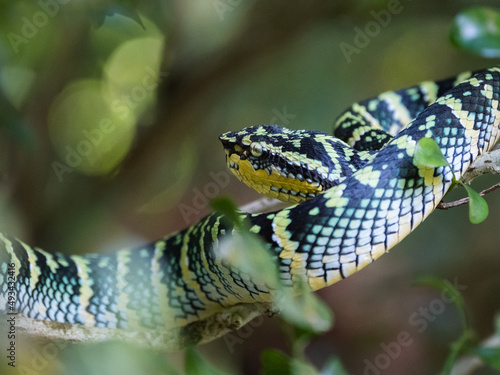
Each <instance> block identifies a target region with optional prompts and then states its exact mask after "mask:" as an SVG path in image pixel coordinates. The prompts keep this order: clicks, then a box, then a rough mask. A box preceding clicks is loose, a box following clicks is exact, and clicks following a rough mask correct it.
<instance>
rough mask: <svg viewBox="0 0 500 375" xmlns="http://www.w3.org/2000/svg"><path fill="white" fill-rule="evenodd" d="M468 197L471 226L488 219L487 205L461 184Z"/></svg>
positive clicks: (471, 190)
mask: <svg viewBox="0 0 500 375" xmlns="http://www.w3.org/2000/svg"><path fill="white" fill-rule="evenodd" d="M462 186H463V187H464V188H465V190H467V194H468V195H469V220H470V222H471V223H472V224H479V223H481V222H483V221H484V220H485V219H486V218H487V217H488V211H489V210H488V203H486V200H485V199H484V198H483V197H482V196H480V195H479V193H477V192H476V191H475V190H474V189H472V188H471V187H470V186H467V185H465V184H462Z"/></svg>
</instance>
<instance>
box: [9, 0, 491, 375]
mask: <svg viewBox="0 0 500 375" xmlns="http://www.w3.org/2000/svg"><path fill="white" fill-rule="evenodd" d="M478 5H481V6H494V5H497V2H496V1H493V0H491V1H486V0H484V1H477V0H475V1H471V0H470V1H466V0H445V1H439V2H438V1H434V0H421V1H411V0H400V1H397V0H389V1H378V0H356V1H349V2H347V1H343V2H341V1H337V2H333V1H332V2H309V1H307V2H293V3H291V2H287V1H272V2H257V1H241V0H208V1H202V0H193V1H180V0H179V1H149V2H140V1H134V0H129V1H125V0H123V1H119V0H116V1H111V0H110V1H99V0H93V1H77V0H75V1H61V0H60V1H56V0H51V1H49V0H47V1H40V2H32V1H21V0H20V1H16V2H6V1H2V2H1V3H0V32H1V34H2V36H3V38H2V39H0V67H1V68H0V96H1V101H0V103H1V106H0V118H1V121H0V150H1V151H0V176H1V181H0V228H1V230H2V232H6V233H10V234H13V235H15V236H17V237H19V238H20V239H22V240H23V241H25V242H27V243H29V244H30V245H33V246H37V247H41V248H43V249H46V250H50V251H52V250H57V251H61V252H68V253H74V254H77V253H86V252H106V251H111V250H114V249H118V248H121V247H124V246H127V247H128V246H135V245H140V244H143V243H146V242H150V241H153V240H155V239H158V238H160V237H162V236H164V235H165V234H167V233H170V232H174V231H176V230H180V229H183V228H185V227H187V226H189V225H191V224H193V223H195V222H196V221H197V220H198V219H199V218H201V217H203V216H204V215H206V214H207V213H209V212H210V209H209V207H208V200H209V199H211V198H214V197H218V196H224V197H230V198H231V199H233V200H234V201H235V202H236V203H237V204H238V205H242V204H245V203H248V202H250V201H253V200H255V199H256V198H257V197H258V195H257V194H256V193H254V192H253V191H252V190H250V189H249V188H247V187H245V186H243V185H242V184H241V183H240V182H238V181H237V180H236V178H233V177H232V176H230V174H229V172H228V171H227V170H226V167H225V158H224V152H223V150H222V147H221V145H220V143H219V141H218V136H219V135H220V134H221V133H223V132H225V131H229V130H238V129H241V128H243V127H246V126H251V125H257V124H270V123H276V124H279V125H282V126H286V127H289V128H294V129H317V130H322V131H326V132H331V131H332V124H333V122H334V119H335V117H336V116H337V115H338V114H340V112H341V111H343V110H344V109H345V108H347V107H348V106H349V105H350V104H351V103H353V102H356V101H360V100H362V99H365V98H368V97H370V96H374V95H377V94H379V93H381V92H383V91H386V90H394V89H399V88H404V87H407V86H410V85H412V84H415V83H418V82H420V81H423V80H435V79H440V78H446V77H449V76H453V75H455V74H458V73H460V72H462V71H466V70H472V69H480V68H484V67H489V66H492V65H495V64H497V63H498V60H493V59H485V58H482V57H478V56H475V55H473V54H469V53H467V52H464V51H460V50H458V49H457V48H455V47H454V46H453V44H452V43H451V42H450V37H449V32H450V27H451V25H452V22H453V20H454V18H455V16H456V15H457V14H458V13H459V12H461V11H463V10H465V9H468V8H469V7H471V6H478ZM497 181H498V177H493V176H485V177H483V178H480V179H478V180H476V181H475V183H476V185H475V187H476V188H477V190H479V189H481V188H485V187H488V186H490V185H492V184H494V183H496V182H497ZM457 190H458V189H457ZM499 194H500V193H497V194H495V193H493V194H491V195H490V196H488V197H487V201H488V203H489V205H490V216H489V217H488V219H487V220H486V221H485V222H484V223H482V224H480V225H472V224H470V223H469V221H468V215H467V207H466V206H463V207H459V208H454V209H452V210H449V211H437V212H435V213H433V214H432V215H431V216H430V218H429V219H428V220H427V221H426V222H425V223H424V224H422V225H421V226H420V227H419V228H418V229H417V230H416V231H415V232H414V233H413V234H412V235H410V236H409V237H408V238H407V239H405V241H403V242H402V243H401V244H399V245H398V246H396V247H395V248H394V249H393V250H392V251H391V253H390V255H386V256H384V257H383V258H381V259H380V260H378V261H377V262H376V263H374V264H373V265H371V266H370V267H368V268H366V269H365V270H363V271H362V272H360V273H358V274H355V275H354V276H352V277H350V278H348V279H346V280H344V281H342V282H340V283H338V284H336V285H334V286H332V287H330V288H327V289H326V290H322V291H320V292H319V295H320V297H321V298H322V299H323V300H324V301H325V302H326V303H327V304H328V305H329V306H330V307H331V309H332V311H333V313H334V315H335V324H334V328H333V329H332V330H331V331H330V332H328V333H327V334H324V335H322V336H320V337H318V338H316V339H315V340H314V341H313V342H312V343H311V344H310V345H309V347H308V348H307V351H306V353H307V355H308V358H309V360H310V361H311V362H312V363H313V364H314V365H315V366H317V367H322V366H323V365H324V364H325V363H326V362H327V361H328V360H329V358H331V357H339V358H340V360H341V361H342V363H343V365H344V366H345V368H346V369H347V371H348V373H352V374H363V373H366V374H371V373H373V374H377V371H379V372H378V373H382V374H433V373H437V372H439V370H440V369H441V368H442V365H443V363H444V361H445V358H446V356H447V354H448V352H449V346H450V343H451V342H452V341H453V340H455V339H456V338H457V337H458V336H459V334H460V329H461V327H460V320H459V316H458V314H457V312H456V309H455V307H454V306H453V304H451V303H447V302H445V300H444V299H443V298H442V296H441V293H440V292H436V291H434V290H432V289H430V288H427V287H422V286H416V285H415V284H414V281H415V279H416V278H418V277H421V276H435V277H438V278H441V279H444V280H449V281H450V282H451V283H452V284H454V285H455V286H456V287H457V288H458V289H459V290H460V291H461V292H462V293H463V296H464V299H465V303H466V306H467V311H468V313H469V318H470V322H471V326H472V328H473V329H474V330H475V332H476V334H477V339H478V340H483V339H485V338H487V337H488V336H490V335H491V334H492V333H493V331H494V317H495V314H496V313H498V312H499V311H500V293H499V290H500V251H499V248H500V234H499V230H498V226H499V223H500V195H499ZM451 195H452V197H451V198H450V199H453V198H456V197H461V196H463V195H464V193H463V192H461V191H458V192H453V193H452V194H451ZM404 332H406V333H407V335H406V336H405V337H407V338H409V339H408V340H409V341H408V342H411V344H409V346H406V347H403V348H402V349H401V352H400V353H398V355H397V356H395V358H394V359H391V361H390V363H389V364H387V366H386V365H385V364H384V362H383V354H384V353H386V354H387V347H391V343H394V342H397V341H398V339H399V337H400V335H401V333H403V335H404ZM2 340H4V338H2ZM43 345H45V346H43ZM43 345H42V346H41V347H39V348H38V349H37V348H36V347H33V346H31V343H26V345H22V346H19V347H18V361H19V362H20V364H21V365H25V366H26V368H28V369H32V370H33V371H35V370H36V372H26V373H41V374H52V373H54V374H66V373H72V374H73V373H74V374H91V373H115V371H118V370H117V369H118V368H120V371H121V372H120V373H122V374H123V373H128V372H130V371H135V372H130V373H138V372H137V371H139V372H140V371H141V370H142V373H155V374H161V373H162V372H161V370H159V369H150V370H146V367H144V363H145V362H148V363H150V360H151V358H155V359H158V355H156V354H153V353H150V352H147V351H143V350H138V349H137V350H136V349H134V348H130V347H125V348H121V346H118V347H115V346H96V347H86V346H85V347H84V348H80V346H79V345H70V344H67V345H66V346H64V347H62V348H60V347H57V348H56V349H57V350H55V349H54V350H53V351H52V352H51V353H55V354H53V355H52V354H51V355H48V354H47V355H42V356H41V357H40V358H41V359H40V360H39V362H36V365H34V362H33V361H34V360H35V359H34V358H37V357H36V353H39V354H40V353H42V350H43V348H45V349H46V347H47V344H43ZM120 348H121V349H120ZM268 348H279V349H282V350H284V351H285V352H286V351H288V350H289V348H288V347H287V340H286V337H285V335H284V334H283V332H282V330H281V327H280V322H279V320H278V319H276V318H273V319H269V318H265V319H264V318H262V319H259V320H257V321H255V322H254V323H253V324H251V325H249V326H247V327H245V328H243V329H242V330H241V331H240V332H236V333H235V334H233V335H232V336H231V337H229V338H228V337H226V338H222V339H219V340H217V341H215V342H213V343H210V344H208V345H205V346H203V347H201V352H202V353H203V355H204V356H205V357H206V358H208V359H209V361H210V362H211V363H212V364H214V365H215V366H217V367H219V368H221V369H223V370H225V371H227V372H228V373H234V374H253V373H258V371H259V368H260V358H259V357H260V354H261V352H262V351H263V350H264V349H268ZM34 353H35V354H34ZM89 353H90V354H89ZM42 354H43V353H42ZM381 354H382V356H381ZM182 355H183V353H182V352H179V353H171V354H166V355H163V354H162V355H160V357H161V359H162V360H163V359H164V358H166V360H167V361H168V362H169V363H173V364H174V366H180V367H182V358H183V357H182ZM387 355H388V354H387ZM86 356H87V357H86ZM95 356H99V358H103V359H102V361H101V360H99V363H94V364H92V365H90V364H89V361H88V360H85V358H87V359H88V358H95ZM106 358H111V359H113V358H114V360H116V363H120V366H119V367H116V366H115V367H113V366H111V365H110V366H111V368H112V369H111V370H110V369H109V368H108V369H107V370H105V369H106V367H99V366H107V365H109V363H108V364H107V362H106ZM370 364H375V365H376V367H377V369H372V370H367V368H368V367H370ZM36 366H38V368H35V367H36ZM89 366H90V367H89ZM92 366H97V367H92ZM6 368H7V366H3V363H2V370H1V372H2V373H3V371H4V369H6ZM148 368H149V367H148ZM367 371H368V372H367ZM370 371H371V372H370ZM116 373H118V372H116ZM492 373H495V372H493V371H492V370H488V369H482V370H479V371H477V372H475V373H474V374H492Z"/></svg>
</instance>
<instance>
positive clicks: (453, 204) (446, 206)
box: [437, 182, 500, 210]
mask: <svg viewBox="0 0 500 375" xmlns="http://www.w3.org/2000/svg"><path fill="white" fill-rule="evenodd" d="M499 188H500V182H499V183H498V184H495V185H493V186H490V187H489V188H488V189H484V190H483V191H482V192H480V193H479V195H480V196H485V195H486V194H488V193H491V192H492V191H495V190H496V189H499ZM467 203H469V197H465V198H462V199H459V200H456V201H453V202H449V203H447V202H440V203H439V204H438V205H437V208H439V209H440V210H447V209H449V208H452V207H457V206H461V205H463V204H467Z"/></svg>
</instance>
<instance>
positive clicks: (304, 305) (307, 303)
mask: <svg viewBox="0 0 500 375" xmlns="http://www.w3.org/2000/svg"><path fill="white" fill-rule="evenodd" d="M295 283H296V286H295V288H290V287H282V288H281V289H280V290H278V292H277V293H276V294H277V299H276V305H277V306H278V307H279V309H280V313H281V316H282V318H283V319H284V320H285V321H287V322H288V323H290V324H292V325H294V326H296V327H299V328H301V329H303V330H305V331H306V332H308V333H311V334H317V333H323V332H326V331H328V330H329V329H330V328H331V327H332V324H333V315H332V312H331V310H330V308H329V307H328V306H327V305H326V304H325V303H324V302H323V301H321V300H320V299H319V298H318V297H317V296H316V295H315V294H314V293H313V292H312V291H311V289H310V287H309V285H308V284H307V281H306V280H297V281H296V282H295Z"/></svg>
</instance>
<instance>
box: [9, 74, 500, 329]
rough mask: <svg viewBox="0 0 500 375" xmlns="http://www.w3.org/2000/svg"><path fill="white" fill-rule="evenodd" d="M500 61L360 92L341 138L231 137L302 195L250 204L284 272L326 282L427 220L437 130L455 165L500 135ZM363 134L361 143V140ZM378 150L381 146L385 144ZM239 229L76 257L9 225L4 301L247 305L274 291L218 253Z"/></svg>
mask: <svg viewBox="0 0 500 375" xmlns="http://www.w3.org/2000/svg"><path fill="white" fill-rule="evenodd" d="M499 96H500V68H497V67H494V68H490V69H486V70H482V71H478V72H474V73H463V74H460V75H459V76H457V77H454V78H452V79H448V80H443V81H438V82H430V81H429V82H423V83H421V84H419V85H416V86H414V87H410V88H407V89H404V90H400V91H393V92H387V93H384V94H381V95H379V96H378V97H376V98H372V99H369V100H366V101H363V102H360V103H357V104H354V105H353V106H352V107H351V108H349V109H348V110H347V111H346V112H344V113H343V114H342V115H341V116H340V117H339V119H338V120H337V122H336V127H335V136H336V137H338V138H340V139H342V140H339V139H337V138H334V137H332V136H331V135H328V134H325V133H321V132H315V131H294V130H288V129H284V128H280V127H278V126H271V125H268V126H255V127H250V128H246V129H244V130H242V131H239V132H230V133H226V134H223V135H222V136H221V141H222V143H223V145H224V149H225V152H226V157H227V164H228V166H229V168H230V169H231V170H232V171H233V172H234V173H235V174H236V175H237V177H238V178H240V179H242V180H243V181H244V182H246V183H247V184H249V185H250V186H252V187H255V188H256V189H257V190H259V191H260V192H262V193H264V194H266V195H268V196H272V197H278V198H280V199H284V200H289V201H291V202H292V203H295V204H294V205H292V206H290V207H288V208H284V209H282V210H280V211H276V212H271V213H264V214H244V213H242V214H241V215H242V217H244V218H245V219H246V220H247V221H248V222H249V223H250V230H251V232H253V233H255V234H258V235H259V236H260V237H261V238H262V239H263V240H264V242H265V244H266V246H267V248H268V250H269V252H270V253H271V254H272V256H273V257H274V259H275V260H276V263H277V266H278V268H279V272H280V277H281V279H282V280H283V281H284V282H285V283H286V284H293V282H294V281H295V280H297V279H298V278H299V277H305V278H306V279H307V281H308V283H309V285H310V286H311V288H312V289H313V290H317V289H320V288H324V287H326V286H329V285H331V284H333V283H335V282H337V281H339V280H342V279H343V278H346V277H348V276H349V275H352V274H353V273H354V272H357V271H359V270H360V269H362V268H363V267H365V266H366V265H368V264H370V263H372V262H373V261H374V260H375V259H377V258H378V257H380V256H381V255H383V254H385V253H386V252H388V250H389V249H391V248H392V247H393V246H394V245H396V244H397V243H399V242H400V241H401V240H402V239H403V238H404V237H405V236H406V235H408V234H409V233H410V232H411V231H412V230H413V229H415V227H417V226H418V225H419V224H420V223H421V222H422V221H423V220H424V219H425V218H426V217H427V216H428V215H429V214H430V213H431V212H432V211H433V210H434V209H435V208H436V205H437V204H438V203H439V202H440V201H441V199H442V198H443V196H444V195H445V193H446V192H447V190H448V189H449V188H450V186H451V184H452V172H451V170H450V168H448V167H439V168H435V169H434V168H429V167H424V166H418V165H415V163H414V161H413V155H414V152H415V147H416V143H417V142H418V140H419V139H421V138H423V137H431V138H433V139H434V140H435V141H436V142H437V144H438V145H439V147H440V148H441V151H442V153H443V155H445V157H446V158H447V160H448V162H449V163H450V166H451V168H452V169H453V171H454V173H455V176H456V177H457V179H458V178H460V176H461V175H462V174H463V173H464V172H465V171H466V170H467V168H468V167H469V165H470V164H471V163H472V162H473V161H474V160H475V158H476V157H477V156H478V155H480V154H482V153H484V152H486V151H488V150H489V149H490V148H491V147H493V145H494V144H495V143H496V142H497V140H498V138H499V134H500V131H499V122H500V112H499ZM351 146H353V147H351ZM377 150H378V151H377ZM233 229H234V228H233V227H232V225H231V224H228V222H227V221H225V220H222V217H221V215H220V214H217V213H214V214H211V215H208V216H207V217H205V218H203V219H202V220H200V221H199V222H198V223H196V224H194V225H192V226H191V227H189V228H187V229H185V230H182V231H180V232H177V233H174V234H170V235H168V236H166V237H164V238H162V239H160V240H158V241H155V242H152V243H150V244H147V245H145V246H142V247H139V248H135V249H123V250H119V251H115V252H110V253H107V254H88V255H83V256H71V255H64V254H61V253H49V252H46V251H43V250H40V249H37V248H32V247H30V246H28V245H26V244H24V243H23V242H21V241H19V240H17V239H15V238H13V237H10V236H8V235H4V234H0V259H1V266H0V311H3V312H4V313H8V312H18V313H19V314H21V315H23V316H25V317H27V318H31V319H34V320H43V321H52V322H60V323H69V324H71V325H84V326H89V327H103V328H112V329H114V328H119V329H125V330H134V329H144V330H157V329H160V330H161V329H163V330H168V329H173V328H179V327H181V328H182V327H189V325H191V324H193V323H195V322H197V321H201V320H203V319H206V318H207V317H210V316H212V315H213V314H216V313H218V312H220V311H223V310H224V309H226V308H228V307H231V306H236V305H240V304H253V303H256V302H267V301H270V300H271V293H270V290H269V288H268V287H267V286H266V285H265V283H262V282H260V281H259V278H258V277H256V276H255V275H249V274H245V273H244V272H239V271H238V269H236V268H235V267H233V266H231V265H230V264H228V263H227V262H226V261H224V260H222V259H221V257H220V256H219V250H220V245H221V242H222V239H223V238H226V237H230V236H231V235H232V233H233Z"/></svg>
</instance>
